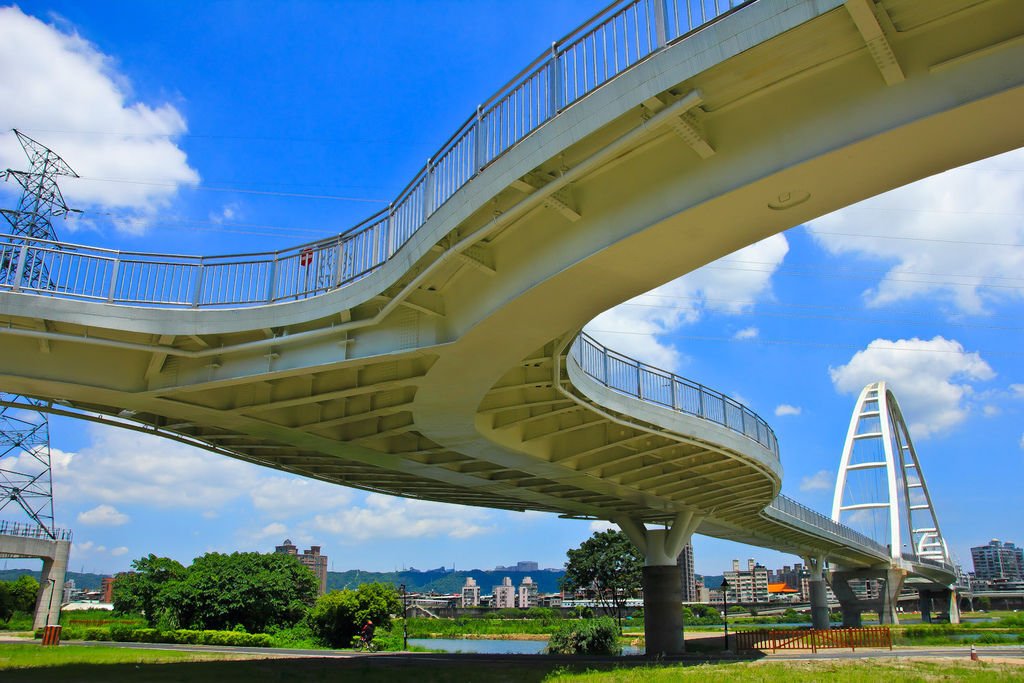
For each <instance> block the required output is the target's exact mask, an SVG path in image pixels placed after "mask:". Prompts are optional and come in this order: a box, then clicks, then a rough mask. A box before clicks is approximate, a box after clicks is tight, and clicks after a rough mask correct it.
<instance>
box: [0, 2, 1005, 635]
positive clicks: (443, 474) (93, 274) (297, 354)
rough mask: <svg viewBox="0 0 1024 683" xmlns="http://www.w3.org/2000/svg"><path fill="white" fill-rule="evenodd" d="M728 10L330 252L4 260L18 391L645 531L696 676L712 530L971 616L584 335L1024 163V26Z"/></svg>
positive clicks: (651, 598) (451, 491) (323, 463)
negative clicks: (688, 573) (644, 299)
mask: <svg viewBox="0 0 1024 683" xmlns="http://www.w3.org/2000/svg"><path fill="white" fill-rule="evenodd" d="M727 5H728V3H725V2H718V3H715V2H712V1H711V0H705V1H704V2H695V1H692V0H633V1H630V2H618V3H615V4H614V5H612V6H611V7H609V8H607V9H605V10H604V11H602V12H601V13H600V14H598V15H597V16H596V17H594V18H592V19H591V20H590V21H588V22H587V23H586V24H584V25H583V26H581V27H580V28H579V29H577V30H576V31H574V32H573V33H572V34H570V35H569V36H567V37H566V38H564V39H563V40H561V41H559V42H557V43H555V44H554V45H553V46H552V48H551V49H550V50H548V51H545V52H544V53H543V54H542V55H541V56H540V57H538V58H537V60H535V61H534V62H533V63H532V64H530V65H529V66H527V67H526V68H525V69H524V70H523V71H522V72H521V73H520V74H519V75H517V76H516V77H515V78H514V79H513V80H512V81H510V82H509V83H508V84H506V85H505V86H504V87H502V88H501V89H500V90H499V91H498V92H497V93H496V94H495V95H494V96H493V97H492V98H490V99H489V100H487V101H486V102H485V103H484V105H482V106H481V107H480V108H479V109H478V110H477V111H476V112H474V113H473V114H472V115H471V116H470V117H469V118H468V119H467V120H466V122H465V124H464V125H463V126H462V127H460V128H459V130H458V131H457V132H456V133H455V134H454V135H453V136H452V137H451V138H450V139H449V140H448V141H447V142H446V143H445V144H444V145H443V146H442V147H441V148H440V149H439V150H438V152H437V154H436V155H435V156H434V157H433V158H432V159H431V160H430V162H429V163H428V164H427V165H426V166H425V167H424V168H423V169H422V170H421V172H420V173H419V174H418V175H417V176H416V177H415V178H414V179H413V180H412V181H411V182H410V183H409V185H408V186H407V187H406V188H405V189H404V190H403V191H402V192H401V193H400V194H399V195H398V197H396V199H395V201H394V202H393V203H392V204H391V205H390V206H389V207H388V208H387V209H386V210H384V211H382V212H380V213H378V214H376V215H374V216H371V217H370V218H368V219H367V220H366V221H364V222H363V223H361V224H360V225H358V226H356V227H354V228H352V229H351V230H348V231H346V232H344V233H342V234H340V235H338V236H337V237H335V238H331V239H329V240H324V241H320V242H315V243H311V244H307V245H302V246H300V247H296V248H294V249H289V250H285V251H280V252H274V253H265V254H245V255H235V256H221V257H190V256H179V255H168V254H141V253H126V252H111V251H105V250H101V249H94V248H90V247H83V246H78V245H70V244H62V243H49V242H39V241H27V240H24V239H14V238H7V239H5V240H3V242H2V243H0V281H2V283H4V284H3V285H2V290H3V291H2V293H0V324H2V328H0V385H2V386H3V388H4V390H5V391H9V392H12V393H17V394H23V395H28V396H34V397H39V398H43V399H46V400H49V401H52V402H53V403H52V410H53V411H54V412H67V413H71V414H76V415H85V414H91V415H106V416H112V418H116V419H118V420H119V421H120V422H122V423H123V424H127V425H129V426H132V427H133V428H137V429H142V430H145V431H151V432H153V433H157V434H161V435H164V436H168V437H170V438H175V439H180V440H183V441H186V442H188V443H193V444H196V445H199V446H202V447H204V448H208V449H210V450H213V451H215V452H218V453H222V454H224V455H228V456H231V457H235V458H240V459H242V460H246V461H249V462H253V463H257V464H261V465H265V466H268V467H274V468H278V469H282V470H287V471H290V472H295V473H298V474H302V475H305V476H310V477H315V478H318V479H322V480H325V481H329V482H334V483H338V484H343V485H346V486H353V487H357V488H362V489H366V490H372V491H382V492H387V493H394V494H397V495H402V496H409V497H416V498H423V499H429V500H440V501H448V502H458V503H463V504H472V505H482V506H489V507H495V508H505V509H512V510H525V509H533V510H543V511H551V512H558V513H561V514H564V515H569V516H588V517H596V518H602V519H611V520H614V521H616V522H617V523H618V524H620V526H621V527H622V528H623V529H624V530H625V531H626V532H627V533H629V535H630V536H631V538H633V540H634V541H635V542H636V543H637V544H638V545H639V546H640V547H641V548H642V549H643V551H644V553H645V556H646V558H647V565H648V566H647V568H646V570H645V595H646V596H647V597H646V598H645V600H646V614H647V619H648V624H647V630H648V647H649V651H651V652H677V651H680V650H681V649H682V640H681V629H680V628H679V626H680V623H679V618H680V617H679V609H678V600H677V599H676V597H677V596H678V590H679V588H678V586H679V580H678V573H676V572H677V570H676V569H675V568H674V567H675V558H676V556H677V555H678V553H679V550H680V549H681V548H682V546H683V545H684V544H685V542H686V541H687V540H688V539H689V537H690V535H691V534H692V533H693V532H694V531H698V532H700V533H705V534H710V535H713V536H718V537H722V538H730V539H735V540H738V541H743V542H747V543H754V544H757V545H762V546H767V547H773V548H777V549H780V550H783V551H788V552H793V553H796V554H798V555H801V556H804V557H808V558H809V559H811V560H812V562H811V563H812V564H813V565H814V566H816V567H817V571H818V572H820V570H821V566H822V563H823V561H824V560H825V559H827V560H828V561H829V562H830V563H832V565H833V566H834V567H842V568H843V569H844V570H847V569H848V570H849V571H851V572H857V571H860V572H862V574H863V572H876V573H877V572H879V571H884V572H886V573H887V574H886V576H885V578H887V579H888V580H887V581H886V582H885V584H886V585H887V586H889V588H891V587H892V586H893V585H895V584H896V583H898V582H899V580H901V577H902V576H903V574H905V573H907V572H910V573H912V574H913V575H915V576H920V577H924V578H925V579H926V580H928V581H931V582H933V583H934V584H936V585H939V586H948V585H950V584H951V583H952V581H953V575H952V570H951V568H950V566H949V565H948V564H947V563H946V560H945V559H944V558H943V559H936V557H937V556H936V555H934V554H933V553H932V552H931V550H933V548H931V546H920V547H918V546H915V548H914V549H913V551H912V552H911V554H910V555H909V557H908V558H904V557H903V556H902V554H901V553H900V552H899V550H900V547H899V546H900V544H899V543H897V544H896V545H892V544H889V545H890V546H892V547H894V548H896V550H895V551H893V550H892V549H891V548H890V547H887V546H886V545H881V544H879V543H877V542H876V541H874V540H872V539H870V538H867V537H866V536H863V535H861V534H858V533H856V532H855V531H853V530H852V529H851V528H849V527H847V526H844V525H841V524H839V523H837V522H834V521H833V520H832V519H830V518H829V517H826V516H824V515H821V514H818V513H815V512H813V511H811V510H808V509H806V508H804V507H802V506H800V505H799V504H797V503H795V502H794V501H791V500H789V499H786V498H782V497H778V492H779V489H780V484H781V478H782V466H781V463H780V461H779V449H778V444H777V443H776V441H775V436H774V434H773V432H772V430H771V428H770V427H769V426H768V425H767V424H766V423H765V422H764V421H763V420H762V419H760V418H759V417H758V416H757V415H756V414H754V413H753V412H751V411H750V410H748V409H747V408H745V407H744V406H741V405H739V404H737V403H736V402H734V401H732V400H731V399H729V398H728V397H725V396H723V395H721V394H719V393H717V392H715V391H712V390H710V389H707V388H705V387H702V386H700V385H699V384H696V383H694V382H691V381H689V380H685V379H683V378H680V377H677V376H675V375H672V374H670V373H667V372H663V371H661V370H657V369H655V368H651V367H648V366H646V365H644V364H642V363H639V362H637V361H634V360H632V359H629V358H626V357H623V356H621V355H619V354H616V353H615V352H614V351H611V350H608V349H605V348H603V347H602V346H600V345H599V344H597V343H596V342H594V341H593V340H591V339H589V338H587V337H585V336H577V331H578V330H580V329H581V328H582V326H583V325H584V324H586V323H587V322H588V321H589V320H591V319H592V318H593V317H594V316H596V315H597V314H598V313H600V312H602V311H604V310H606V309H608V308H610V307H611V306H614V305H615V304H618V303H620V302H622V301H624V300H626V299H628V298H630V297H632V296H635V295H637V294H640V293H642V292H645V291H648V290H650V289H652V288H654V287H655V286H657V285H660V284H662V283H664V282H666V281H669V280H671V279H673V278H675V277H678V276H680V275H682V274H684V273H687V272H689V271H691V270H694V269H696V268H698V267H700V266H702V265H704V264H707V263H709V262H711V261H713V260H715V259H717V258H718V257H720V256H723V255H725V254H728V253H731V252H733V251H735V250H736V249H738V248H741V247H743V246H745V245H747V244H751V243H753V242H755V241H757V240H759V239H762V238H764V237H766V236H768V235H771V234H773V233H776V232H779V231H781V230H785V229H787V228H789V227H792V226H794V225H798V224H800V223H802V222H804V221H806V220H809V219H811V218H814V217H817V216H820V215H823V214H825V213H828V212H830V211H832V210H835V209H838V208H841V207H843V206H846V205H848V204H850V203H852V202H855V201H857V200H860V199H863V198H866V197H869V196H872V195H875V194H877V193H879V192H882V191H885V190H889V189H891V188H894V187H897V186H900V185H903V184H905V183H907V182H911V181H913V180H917V179H919V178H922V177H925V176H928V175H931V174H934V173H936V172H939V171H942V170H945V169H948V168H951V167H955V166H958V165H961V164H964V163H967V162H970V161H974V160H977V159H979V158H983V157H986V156H989V155H992V154H995V153H998V152H1003V151H1007V150H1010V149H1015V148H1017V147H1019V146H1021V145H1022V144H1024V126H1022V124H1021V120H1020V117H1019V112H1020V111H1022V110H1024V88H1022V81H1024V69H1021V68H1020V65H1021V64H1022V63H1024V41H1022V39H1021V36H1022V34H1024V13H1022V12H1020V11H1019V6H1018V5H1017V4H1016V1H1015V0H977V1H971V0H882V1H880V2H876V1H874V0H847V1H846V2H841V1H840V0H754V1H751V2H745V3H742V4H738V6H736V7H732V8H730V7H728V6H727ZM33 269H42V270H44V271H45V272H35V271H34V270H33ZM29 271H33V272H29ZM97 419H99V418H97ZM890 459H891V458H890ZM856 464H858V463H854V465H856ZM864 469H867V468H864ZM853 471H854V472H856V471H857V470H856V469H853ZM870 502H871V503H872V504H874V503H875V502H876V501H870ZM887 502H891V499H890V500H888V501H887ZM857 504H859V503H857V502H849V501H847V502H845V503H843V505H857ZM872 509H874V508H872ZM645 524H651V525H661V526H662V527H663V528H650V529H648V528H647V527H646V526H645ZM936 528H937V527H936ZM933 540H934V539H933ZM925 550H928V551H929V552H924V551H925ZM894 552H895V553H896V554H895V555H894ZM865 576H867V575H866V574H865ZM872 576H875V574H872ZM815 578H816V579H820V573H819V574H818V575H817V576H816V577H815ZM816 585H817V586H818V587H819V588H821V593H822V595H823V592H824V589H823V585H822V584H821V583H820V581H816ZM885 592H890V591H889V590H888V589H887V590H886V591H885ZM851 599H852V598H851ZM883 602H884V600H883ZM868 604H869V603H866V602H865V603H863V605H868ZM879 604H881V603H879ZM858 611H859V609H857V608H854V607H851V608H850V613H851V615H852V614H853V613H855V612H858ZM883 611H885V610H884V609H883ZM887 614H888V612H887ZM851 618H852V617H851Z"/></svg>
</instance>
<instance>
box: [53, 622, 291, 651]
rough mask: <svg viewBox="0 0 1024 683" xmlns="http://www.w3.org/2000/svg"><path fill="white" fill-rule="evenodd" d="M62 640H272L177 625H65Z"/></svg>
mask: <svg viewBox="0 0 1024 683" xmlns="http://www.w3.org/2000/svg"><path fill="white" fill-rule="evenodd" d="M42 637H43V629H41V628H40V629H36V638H42ZM61 639H62V640H100V641H107V640H112V641H117V642H121V643H178V644H182V645H231V646H237V647H270V646H271V645H272V643H273V640H272V638H271V637H270V636H268V635H267V634H265V633H243V632H240V631H193V630H190V629H184V628H182V629H176V630H173V631H161V630H159V629H155V628H131V627H129V626H122V625H117V624H115V625H113V626H111V627H110V628H109V629H106V628H95V627H92V628H76V627H65V628H64V629H62V631H61Z"/></svg>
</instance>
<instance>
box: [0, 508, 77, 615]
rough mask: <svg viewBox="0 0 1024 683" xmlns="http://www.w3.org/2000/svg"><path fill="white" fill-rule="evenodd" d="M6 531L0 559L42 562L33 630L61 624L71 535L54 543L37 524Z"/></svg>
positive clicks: (12, 526)
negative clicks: (32, 558)
mask: <svg viewBox="0 0 1024 683" xmlns="http://www.w3.org/2000/svg"><path fill="white" fill-rule="evenodd" d="M4 531H5V533H0V557H34V558H38V559H40V560H42V561H43V572H42V576H41V580H40V581H39V596H38V597H37V598H36V612H35V618H34V619H33V621H32V628H33V629H37V628H42V627H43V626H46V625H47V624H56V623H58V621H59V618H60V601H61V597H62V594H63V591H64V575H65V574H66V573H67V569H68V556H69V555H70V554H71V541H70V534H67V539H64V538H59V539H58V540H53V539H51V538H50V537H49V536H45V535H44V534H42V533H41V531H42V530H41V529H39V528H37V527H35V526H34V525H21V524H7V525H6V526H5V529H4Z"/></svg>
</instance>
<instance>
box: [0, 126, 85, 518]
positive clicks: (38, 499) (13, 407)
mask: <svg viewBox="0 0 1024 683" xmlns="http://www.w3.org/2000/svg"><path fill="white" fill-rule="evenodd" d="M14 134H15V135H16V136H17V137H18V142H20V143H21V147H22V149H24V150H25V154H26V155H27V156H28V159H29V165H30V170H28V171H15V170H12V169H7V171H5V172H4V180H10V179H12V178H13V179H14V180H16V181H17V182H18V184H20V185H21V188H22V192H21V198H20V199H19V200H18V205H17V208H15V209H0V213H3V215H4V218H6V219H7V222H8V223H10V225H11V236H12V239H11V240H10V243H11V244H12V245H14V246H19V245H20V250H18V251H17V252H15V251H13V250H12V251H10V252H8V251H5V252H4V253H3V254H2V259H3V263H2V264H0V285H8V286H22V287H26V288H32V289H50V288H52V287H53V284H52V283H51V282H50V278H49V269H48V267H47V262H46V254H47V253H48V252H52V250H53V249H54V248H55V247H56V245H46V244H41V243H40V242H38V241H37V240H48V241H50V242H55V241H56V240H57V234H56V232H54V229H53V220H52V219H53V218H54V217H56V216H63V215H65V214H67V213H68V212H69V211H72V209H69V208H68V206H67V204H65V203H64V197H63V196H62V195H61V193H60V187H58V186H57V176H71V177H73V178H77V177H78V174H77V173H75V172H74V171H73V170H71V167H70V166H68V165H67V163H65V162H64V160H63V159H61V158H60V157H59V156H58V155H57V154H55V153H54V152H53V151H51V150H50V149H49V148H47V147H45V146H44V145H41V144H39V143H38V142H36V141H35V140H33V139H32V138H30V137H28V136H27V135H25V134H24V133H21V132H20V131H17V130H15V131H14ZM0 401H2V404H0V511H3V510H4V509H5V508H7V507H8V506H16V507H19V508H21V510H22V511H23V512H24V513H25V514H27V515H28V516H29V517H30V518H31V519H32V521H34V522H35V523H36V524H38V525H39V527H40V528H41V529H42V530H43V532H44V533H45V534H46V535H48V536H49V537H50V538H56V535H55V533H56V532H55V530H54V521H53V477H52V474H51V467H50V465H51V463H50V423H49V419H48V417H47V414H46V413H45V412H44V411H43V410H42V408H43V407H45V406H46V404H45V402H43V401H39V400H37V399H33V398H29V397H26V396H18V395H12V394H3V393H0Z"/></svg>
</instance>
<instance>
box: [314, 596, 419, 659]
mask: <svg viewBox="0 0 1024 683" xmlns="http://www.w3.org/2000/svg"><path fill="white" fill-rule="evenodd" d="M401 610H402V600H401V598H400V597H399V595H398V591H396V590H395V587H394V586H391V585H388V584H385V583H364V584H363V585H361V586H359V587H358V588H356V589H355V590H351V589H348V588H345V589H342V590H340V591H331V592H330V593H328V594H327V595H323V596H321V597H320V599H319V600H317V601H316V605H314V606H313V609H312V611H311V612H310V613H309V625H310V628H311V629H312V630H313V634H314V635H315V636H316V637H317V638H318V639H320V641H321V642H322V643H324V644H325V645H329V646H330V647H348V646H349V645H351V644H352V639H353V638H355V637H356V636H357V635H358V634H359V631H360V629H361V628H362V626H363V624H364V623H366V621H367V620H370V621H372V622H373V624H374V626H376V627H377V628H378V629H384V630H386V629H388V628H390V626H391V615H392V614H396V613H398V612H400V611H401Z"/></svg>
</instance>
